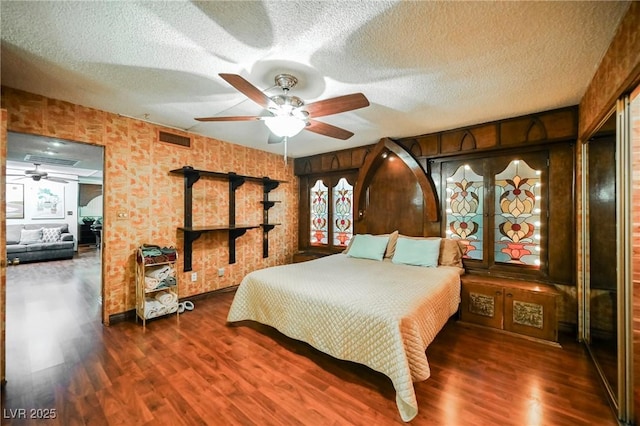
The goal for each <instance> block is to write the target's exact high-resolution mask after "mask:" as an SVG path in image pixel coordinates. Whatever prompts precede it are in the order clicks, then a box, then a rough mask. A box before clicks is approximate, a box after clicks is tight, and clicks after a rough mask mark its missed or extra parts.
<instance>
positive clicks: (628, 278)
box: [582, 89, 640, 423]
mask: <svg viewBox="0 0 640 426" xmlns="http://www.w3.org/2000/svg"><path fill="white" fill-rule="evenodd" d="M633 93H634V94H636V96H634V95H625V96H624V97H622V98H621V99H620V100H618V102H617V105H616V110H615V111H612V114H611V115H610V116H609V118H608V119H607V120H605V122H604V123H603V124H602V126H601V127H600V128H599V129H598V130H597V131H596V132H595V133H594V134H593V135H592V137H591V138H589V140H588V141H587V142H586V143H585V144H584V145H583V147H582V176H583V180H582V187H583V192H582V200H583V201H582V210H583V216H582V219H583V222H582V223H583V228H582V235H583V239H582V249H583V253H584V257H583V264H582V269H583V271H584V283H583V284H584V286H583V299H582V300H583V303H582V307H583V309H582V324H583V329H582V337H583V339H584V341H585V343H586V344H587V347H588V349H589V353H590V355H591V357H592V358H593V361H594V364H595V366H596V368H597V370H598V373H599V375H600V377H601V379H602V381H603V384H604V386H605V388H606V390H607V392H608V395H609V398H610V401H611V404H612V407H613V409H614V411H615V412H616V415H617V416H618V419H619V420H620V421H621V422H626V423H630V422H632V421H633V418H634V413H633V412H634V387H633V382H634V376H633V367H632V365H633V355H634V353H633V349H634V348H633V341H634V340H633V333H634V329H633V324H634V322H633V318H634V303H633V289H632V284H633V283H632V271H633V264H634V263H635V262H634V259H633V251H632V246H633V244H632V223H633V217H634V216H633V214H634V212H633V209H634V207H633V202H632V183H633V179H632V176H633V175H632V166H631V164H632V161H631V158H632V154H633V146H634V145H638V148H640V142H637V141H636V142H635V143H634V142H633V138H634V137H635V138H638V137H639V135H640V132H639V131H638V124H637V123H638V117H637V116H636V117H635V119H634V116H633V114H634V112H633V111H636V112H635V114H636V115H637V111H638V107H637V102H638V101H637V99H638V96H637V93H638V90H637V89H636V90H635V91H634V92H633ZM633 102H636V108H635V109H633V108H632V107H633V105H634V103H633ZM634 122H635V132H634V124H633V123H634ZM635 157H640V155H639V154H638V153H636V154H635ZM636 192H640V191H636ZM636 204H638V203H636ZM639 207H640V206H639ZM636 216H637V212H636ZM633 225H634V226H637V225H638V224H637V223H636V224H633Z"/></svg>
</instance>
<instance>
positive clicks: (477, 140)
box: [294, 107, 578, 326]
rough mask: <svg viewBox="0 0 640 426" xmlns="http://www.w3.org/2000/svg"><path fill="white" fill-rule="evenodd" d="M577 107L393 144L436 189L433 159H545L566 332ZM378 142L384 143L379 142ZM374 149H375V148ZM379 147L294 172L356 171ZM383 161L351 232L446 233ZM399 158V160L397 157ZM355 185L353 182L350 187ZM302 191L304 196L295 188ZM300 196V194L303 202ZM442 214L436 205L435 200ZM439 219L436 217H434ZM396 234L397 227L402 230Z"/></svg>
mask: <svg viewBox="0 0 640 426" xmlns="http://www.w3.org/2000/svg"><path fill="white" fill-rule="evenodd" d="M577 119H578V111H577V107H570V108H562V109H557V110H553V111H545V112H541V113H537V114H531V115H526V116H521V117H515V118H511V119H507V120H500V121H496V122H491V123H484V124H479V125H476V126H469V127H464V128H460V129H454V130H450V131H445V132H438V133H433V134H428V135H420V136H415V137H409V138H402V139H398V140H395V141H394V142H395V143H397V144H398V145H400V146H401V147H402V148H404V150H406V151H407V152H409V153H410V154H411V155H412V156H413V158H414V159H416V160H417V161H418V162H419V163H420V165H421V166H422V168H423V170H424V171H425V172H426V173H427V174H428V175H429V176H430V177H431V178H432V179H433V181H434V183H435V187H436V188H439V185H440V182H439V181H440V175H439V169H438V168H436V167H434V168H433V170H431V164H430V163H431V162H432V161H434V160H446V159H454V158H471V157H476V158H479V157H488V156H493V155H499V154H502V153H505V152H510V153H513V152H526V151H533V150H546V151H548V153H549V160H550V164H549V184H550V190H549V194H550V198H549V208H550V216H551V217H552V219H551V220H550V221H549V226H550V232H549V244H548V246H549V259H550V261H549V276H548V280H549V281H550V282H552V283H554V284H556V285H557V287H558V288H559V289H560V290H561V291H562V293H563V303H562V304H561V307H560V312H559V317H560V320H561V321H563V322H564V323H567V324H571V325H572V326H573V325H575V324H576V323H577V299H576V297H577V296H576V290H575V287H574V286H575V269H576V268H575V252H576V248H575V180H574V173H575V155H574V151H575V148H574V144H575V142H576V139H577V132H578V121H577ZM381 142H382V141H381ZM379 144H380V143H379ZM379 144H377V145H368V146H364V147H358V148H354V149H349V150H342V151H337V152H330V153H325V154H319V155H315V156H310V157H303V158H298V159H296V160H295V167H294V168H295V173H296V175H298V176H301V177H303V179H305V178H306V177H307V176H313V175H318V174H323V173H329V172H338V171H348V170H355V169H360V168H362V167H363V166H365V165H366V164H367V162H368V160H369V157H370V156H371V155H377V151H376V147H377V146H379ZM389 159H390V160H391V161H386V162H384V163H381V165H380V167H379V168H378V169H377V171H376V174H375V175H374V177H373V179H371V181H370V182H368V185H369V186H368V190H367V189H366V188H363V189H361V192H366V193H368V209H367V212H366V214H367V215H369V216H373V215H378V218H377V220H375V221H372V220H371V219H370V218H369V219H366V225H365V226H362V224H361V223H360V222H361V221H360V222H358V221H357V222H356V226H355V229H356V231H357V232H370V233H385V232H390V231H392V230H394V229H399V230H400V232H401V233H403V234H407V235H444V234H443V233H444V228H443V225H442V222H441V220H440V219H437V220H436V221H435V222H429V221H428V220H425V216H426V212H425V211H424V203H423V202H422V199H423V194H422V192H421V191H420V187H419V185H418V184H417V179H416V178H415V175H414V174H412V173H411V171H410V169H409V168H408V167H407V166H406V164H404V162H403V161H394V156H393V155H390V156H389ZM396 160H397V158H396ZM357 185H360V182H356V186H357ZM301 191H305V188H304V185H301ZM306 197H307V193H306V192H301V193H300V199H301V200H305V199H306ZM438 203H439V205H438V207H437V208H438V209H441V207H442V206H441V201H438ZM307 204H308V203H304V202H302V203H301V204H300V217H301V219H300V220H301V223H302V221H303V220H304V219H303V218H304V217H306V216H308V215H309V207H308V205H307ZM436 216H437V217H438V218H440V217H441V211H438V212H437V215H436ZM400 228H401V229H400ZM304 231H305V230H304V229H301V230H300V236H301V238H300V248H301V249H304V248H306V246H305V235H306V233H305V232H304Z"/></svg>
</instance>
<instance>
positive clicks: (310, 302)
mask: <svg viewBox="0 0 640 426" xmlns="http://www.w3.org/2000/svg"><path fill="white" fill-rule="evenodd" d="M443 241H444V240H443ZM456 247H457V246H456ZM347 253H348V252H347ZM436 256H437V255H436ZM462 271H463V270H462V268H460V267H458V266H441V265H440V266H437V267H423V266H414V265H409V264H398V263H394V262H393V261H392V259H391V258H389V256H386V258H384V259H380V260H372V259H368V258H360V257H352V256H350V255H349V254H342V253H341V254H334V255H331V256H327V257H323V258H320V259H316V260H312V261H308V262H303V263H297V264H292V265H283V266H276V267H271V268H267V269H262V270H258V271H254V272H251V273H249V274H248V275H247V276H246V277H245V278H244V279H243V280H242V282H241V284H240V286H239V287H238V289H237V292H236V294H235V296H234V300H233V302H232V304H231V308H230V310H229V314H228V317H227V320H228V321H229V322H236V321H243V320H251V321H257V322H259V323H262V324H266V325H269V326H272V327H274V328H275V329H277V330H278V331H280V332H281V333H283V334H285V335H286V336H288V337H291V338H293V339H297V340H301V341H304V342H307V343H309V344H310V345H312V346H313V347H315V348H316V349H318V350H320V351H322V352H324V353H327V354H329V355H331V356H333V357H335V358H339V359H342V360H348V361H353V362H357V363H361V364H364V365H366V366H368V367H370V368H372V369H373V370H376V371H378V372H381V373H383V374H385V375H386V376H388V377H389V378H390V379H391V381H392V383H393V386H394V388H395V391H396V404H397V406H398V411H399V413H400V417H401V418H402V419H403V420H404V421H410V420H411V419H413V418H414V417H415V416H416V414H417V413H418V404H417V401H416V396H415V391H414V388H413V382H417V381H422V380H426V379H427V378H429V376H430V369H429V363H428V361H427V357H426V353H425V350H426V348H427V346H428V345H429V344H430V343H431V342H432V341H433V339H434V338H435V337H436V335H437V333H438V332H439V331H440V330H441V329H442V327H443V326H444V325H445V324H446V322H447V320H448V319H449V318H450V317H451V316H452V315H453V314H454V313H456V312H457V310H458V305H459V303H460V274H461V273H462Z"/></svg>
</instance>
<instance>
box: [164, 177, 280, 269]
mask: <svg viewBox="0 0 640 426" xmlns="http://www.w3.org/2000/svg"><path fill="white" fill-rule="evenodd" d="M169 173H171V174H177V175H181V176H184V226H182V227H179V228H178V230H180V231H182V232H184V255H183V256H184V272H188V271H191V270H192V254H193V242H194V241H195V240H197V239H198V238H200V236H201V235H202V234H203V233H207V232H219V231H223V232H229V263H230V264H232V263H235V262H236V239H237V238H238V237H241V236H242V235H244V234H245V233H246V232H247V230H249V229H255V228H259V227H262V229H263V239H262V255H263V257H268V256H269V236H268V234H269V231H271V230H272V229H273V228H274V227H275V226H276V225H279V224H270V223H269V213H268V210H269V209H270V208H271V207H273V206H274V205H275V203H277V202H278V201H270V200H269V192H271V191H273V190H274V189H276V188H277V187H278V186H279V185H280V183H282V182H284V181H280V180H275V179H270V178H268V177H255V176H244V175H239V174H236V173H233V172H228V173H222V172H212V171H208V170H198V169H194V168H193V167H191V166H183V167H182V168H180V169H175V170H171V171H170V172H169ZM200 178H207V179H217V180H226V181H228V182H229V224H227V225H211V226H208V225H205V226H196V227H194V226H193V192H192V188H193V185H194V184H195V183H196V182H197V181H198V180H200ZM245 182H255V183H260V184H262V188H263V194H264V196H263V200H262V201H260V203H262V205H263V212H264V213H263V219H264V223H262V224H260V225H251V224H249V225H237V224H236V223H235V220H236V219H235V218H236V190H237V189H238V188H239V187H240V186H242V185H243V184H244V183H245Z"/></svg>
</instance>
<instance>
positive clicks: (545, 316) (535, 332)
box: [504, 288, 558, 341]
mask: <svg viewBox="0 0 640 426" xmlns="http://www.w3.org/2000/svg"><path fill="white" fill-rule="evenodd" d="M504 292H505V294H504V305H505V306H504V329H505V330H507V331H512V332H514V333H520V334H525V335H527V336H531V337H537V338H539V339H545V340H550V341H557V338H558V336H557V326H556V295H555V294H546V293H540V292H533V291H526V290H521V289H516V288H505V290H504Z"/></svg>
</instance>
